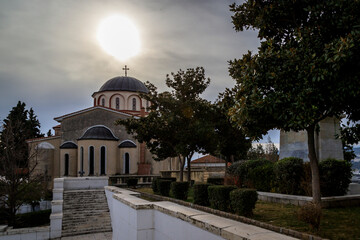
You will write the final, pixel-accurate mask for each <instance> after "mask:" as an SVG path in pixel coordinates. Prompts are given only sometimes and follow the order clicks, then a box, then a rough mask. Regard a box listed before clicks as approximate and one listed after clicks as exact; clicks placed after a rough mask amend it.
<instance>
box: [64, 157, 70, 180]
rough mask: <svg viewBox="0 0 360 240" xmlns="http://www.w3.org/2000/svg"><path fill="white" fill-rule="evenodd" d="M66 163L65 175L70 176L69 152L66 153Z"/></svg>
mask: <svg viewBox="0 0 360 240" xmlns="http://www.w3.org/2000/svg"><path fill="white" fill-rule="evenodd" d="M64 165H65V171H64V176H69V154H67V153H65V161H64Z"/></svg>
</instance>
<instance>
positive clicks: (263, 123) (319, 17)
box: [229, 0, 360, 204]
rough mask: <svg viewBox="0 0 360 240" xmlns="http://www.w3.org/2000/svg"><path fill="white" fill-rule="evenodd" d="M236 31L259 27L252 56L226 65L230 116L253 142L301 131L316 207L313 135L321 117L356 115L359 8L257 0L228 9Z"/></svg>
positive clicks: (359, 63) (359, 90)
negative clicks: (233, 92) (272, 132)
mask: <svg viewBox="0 0 360 240" xmlns="http://www.w3.org/2000/svg"><path fill="white" fill-rule="evenodd" d="M230 8H231V11H233V12H234V15H233V17H232V20H233V23H234V26H235V29H236V30H237V31H243V30H244V29H250V28H251V29H257V30H258V31H259V32H258V37H259V38H260V39H261V40H262V42H261V46H260V47H259V51H258V53H257V54H252V53H250V52H249V53H247V54H245V55H244V56H243V57H242V59H235V60H233V61H230V68H229V72H230V75H231V76H232V77H233V78H234V79H236V81H237V87H236V88H237V96H236V99H237V102H236V104H235V106H234V107H233V109H232V110H231V114H232V118H233V120H234V121H235V122H237V123H238V124H239V125H240V126H241V127H242V128H243V129H244V131H245V132H247V133H249V134H251V135H252V136H253V137H254V138H259V137H260V136H261V135H262V134H265V133H266V132H267V131H268V130H269V129H273V128H278V129H282V130H285V131H289V130H293V131H300V130H306V132H307V135H308V149H309V159H310V165H311V174H312V194H313V201H314V202H315V203H316V204H319V203H320V202H321V195H320V182H319V169H318V158H317V156H316V152H315V144H314V131H315V128H316V127H317V126H318V123H319V122H320V121H321V120H323V119H325V118H327V117H338V118H339V117H340V116H342V115H343V114H345V115H347V116H348V118H349V119H352V118H358V117H359V115H360V114H359V113H360V107H359V105H360V103H359V96H360V54H359V53H360V2H359V1H352V0H351V1H350V0H347V1H337V0H328V1H311V0H303V1H299V0H297V1H275V0H271V1H264V0H260V1H255V0H249V1H246V2H245V3H243V4H241V5H236V4H233V5H231V6H230Z"/></svg>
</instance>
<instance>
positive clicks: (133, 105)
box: [132, 98, 136, 111]
mask: <svg viewBox="0 0 360 240" xmlns="http://www.w3.org/2000/svg"><path fill="white" fill-rule="evenodd" d="M132 110H133V111H136V98H133V99H132Z"/></svg>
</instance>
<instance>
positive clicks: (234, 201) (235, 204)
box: [230, 189, 258, 217]
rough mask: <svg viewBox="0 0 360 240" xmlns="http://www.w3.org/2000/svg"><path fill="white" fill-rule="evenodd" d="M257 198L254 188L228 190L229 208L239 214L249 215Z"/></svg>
mask: <svg viewBox="0 0 360 240" xmlns="http://www.w3.org/2000/svg"><path fill="white" fill-rule="evenodd" d="M257 200H258V194H257V192H256V189H235V190H233V191H231V192H230V201H231V208H232V209H233V211H234V212H235V213H236V214H238V215H241V216H246V217H251V216H252V215H253V212H252V210H253V209H254V208H255V204H256V201H257Z"/></svg>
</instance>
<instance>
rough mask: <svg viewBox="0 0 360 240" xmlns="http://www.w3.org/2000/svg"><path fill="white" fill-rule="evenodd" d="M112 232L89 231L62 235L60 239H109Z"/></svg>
mask: <svg viewBox="0 0 360 240" xmlns="http://www.w3.org/2000/svg"><path fill="white" fill-rule="evenodd" d="M111 239H112V232H102V233H91V234H84V235H76V236H68V237H62V238H61V240H111Z"/></svg>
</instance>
